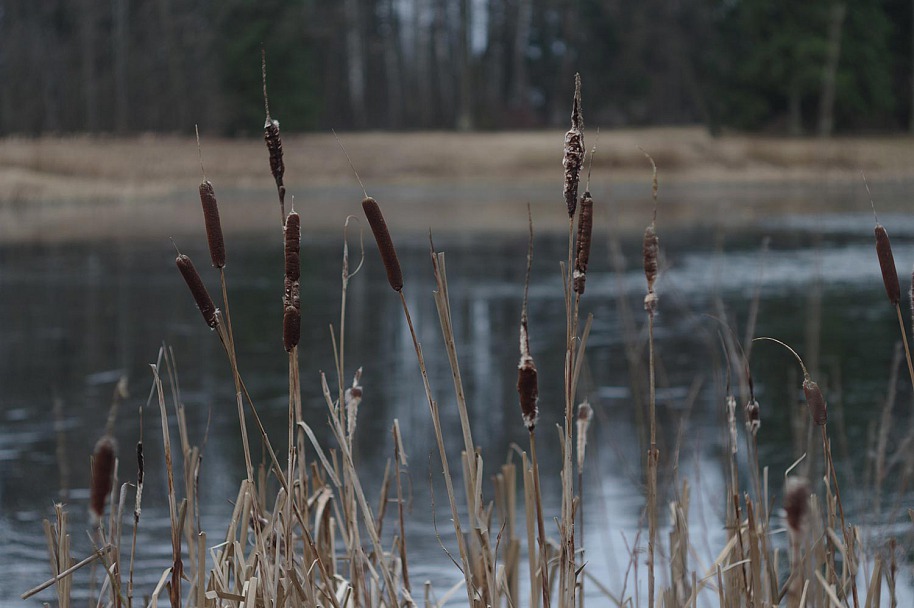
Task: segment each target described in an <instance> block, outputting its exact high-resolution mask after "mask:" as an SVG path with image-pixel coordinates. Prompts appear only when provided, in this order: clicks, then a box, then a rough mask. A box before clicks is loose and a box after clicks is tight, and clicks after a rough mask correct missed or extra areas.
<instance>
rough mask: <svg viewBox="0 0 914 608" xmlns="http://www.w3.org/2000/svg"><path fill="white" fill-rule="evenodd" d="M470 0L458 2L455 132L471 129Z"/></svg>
mask: <svg viewBox="0 0 914 608" xmlns="http://www.w3.org/2000/svg"><path fill="white" fill-rule="evenodd" d="M471 19H472V15H471V8H470V0H460V25H459V29H458V31H457V57H458V65H459V67H458V78H459V79H460V105H459V107H458V109H457V130H458V131H469V130H470V129H472V128H473V70H472V66H471V63H472V61H471V55H472V52H473V51H472V49H471V48H470V44H471V43H470V35H471V31H470V29H471V28H472V23H471Z"/></svg>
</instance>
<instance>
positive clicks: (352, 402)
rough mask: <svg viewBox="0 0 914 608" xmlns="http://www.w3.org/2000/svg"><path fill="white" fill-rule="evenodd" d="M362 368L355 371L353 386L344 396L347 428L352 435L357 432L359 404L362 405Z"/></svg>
mask: <svg viewBox="0 0 914 608" xmlns="http://www.w3.org/2000/svg"><path fill="white" fill-rule="evenodd" d="M361 379H362V368H361V367H360V368H359V369H357V370H355V375H354V376H353V378H352V386H350V387H349V388H347V389H346V392H345V393H344V394H343V403H344V404H345V405H346V427H347V430H348V432H349V434H350V435H352V434H353V433H354V432H355V423H356V420H357V419H358V416H359V404H360V403H362V385H361V384H359V381H360V380H361Z"/></svg>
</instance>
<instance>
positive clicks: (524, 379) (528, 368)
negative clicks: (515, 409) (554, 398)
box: [517, 355, 539, 433]
mask: <svg viewBox="0 0 914 608" xmlns="http://www.w3.org/2000/svg"><path fill="white" fill-rule="evenodd" d="M517 394H518V395H519V396H520V411H521V414H522V415H523V417H524V425H525V426H526V427H527V430H528V431H530V432H531V433H532V432H533V429H535V428H536V421H537V419H538V418H539V408H538V407H537V404H536V402H537V400H538V399H539V382H538V380H537V372H536V365H534V363H533V357H531V356H530V355H526V356H523V357H521V360H520V365H518V366H517Z"/></svg>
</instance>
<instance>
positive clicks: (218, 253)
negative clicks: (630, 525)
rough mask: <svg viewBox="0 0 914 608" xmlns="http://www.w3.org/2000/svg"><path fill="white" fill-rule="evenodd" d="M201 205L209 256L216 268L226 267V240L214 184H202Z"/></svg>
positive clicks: (205, 182) (206, 182)
mask: <svg viewBox="0 0 914 608" xmlns="http://www.w3.org/2000/svg"><path fill="white" fill-rule="evenodd" d="M200 203H201V204H202V205H203V224H204V226H206V240H207V241H208V242H209V255H210V257H211V258H212V260H213V266H214V267H216V268H224V267H225V240H224V239H223V238H222V222H220V221H219V206H218V204H217V203H216V191H215V190H213V184H212V183H210V182H209V181H206V180H204V181H203V183H201V184H200Z"/></svg>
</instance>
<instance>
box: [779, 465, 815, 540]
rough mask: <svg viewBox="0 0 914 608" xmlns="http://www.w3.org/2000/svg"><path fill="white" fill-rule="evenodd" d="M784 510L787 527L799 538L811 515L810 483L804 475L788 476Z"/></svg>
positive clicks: (792, 534)
mask: <svg viewBox="0 0 914 608" xmlns="http://www.w3.org/2000/svg"><path fill="white" fill-rule="evenodd" d="M784 512H785V514H786V517H787V529H788V530H790V534H791V536H793V537H794V538H798V537H799V536H800V535H801V534H802V532H803V528H804V527H805V525H806V519H807V517H808V515H809V483H808V482H807V481H806V480H805V479H803V478H802V477H788V478H787V483H786V487H785V488H784Z"/></svg>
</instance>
